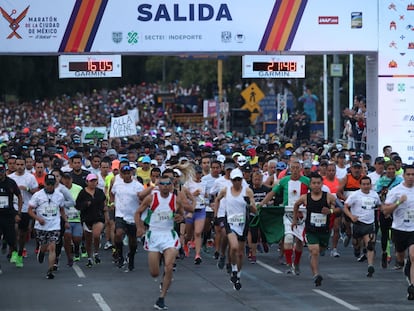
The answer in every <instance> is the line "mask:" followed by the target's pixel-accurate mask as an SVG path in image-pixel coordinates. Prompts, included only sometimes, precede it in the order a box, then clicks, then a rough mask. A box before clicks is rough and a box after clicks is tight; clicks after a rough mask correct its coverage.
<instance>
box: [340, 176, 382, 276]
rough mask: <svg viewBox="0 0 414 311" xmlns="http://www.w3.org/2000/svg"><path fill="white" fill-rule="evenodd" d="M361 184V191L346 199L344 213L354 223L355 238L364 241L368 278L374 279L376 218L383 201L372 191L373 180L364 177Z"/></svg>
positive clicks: (353, 232) (353, 233)
mask: <svg viewBox="0 0 414 311" xmlns="http://www.w3.org/2000/svg"><path fill="white" fill-rule="evenodd" d="M360 184H361V189H360V190H357V191H354V192H352V193H351V195H350V196H349V197H348V198H347V199H346V201H345V205H344V210H343V211H344V213H345V215H346V216H348V217H349V218H350V219H351V221H352V235H353V238H354V239H356V240H358V239H362V240H363V242H364V244H365V247H366V249H367V258H368V273H367V277H372V275H373V274H374V272H375V268H374V256H375V218H376V217H375V216H376V209H377V207H378V206H380V205H381V200H380V198H379V196H378V193H376V192H375V191H374V190H372V189H371V178H369V177H368V176H364V177H362V178H361V180H360Z"/></svg>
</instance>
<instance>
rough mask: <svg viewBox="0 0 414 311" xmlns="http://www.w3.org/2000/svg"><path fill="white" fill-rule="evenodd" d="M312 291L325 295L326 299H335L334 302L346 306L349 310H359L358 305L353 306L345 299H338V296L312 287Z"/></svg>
mask: <svg viewBox="0 0 414 311" xmlns="http://www.w3.org/2000/svg"><path fill="white" fill-rule="evenodd" d="M313 291H314V292H315V293H318V294H319V295H322V296H324V297H326V298H328V299H331V300H333V301H335V302H336V303H338V304H340V305H342V306H344V307H345V308H348V309H349V310H360V309H359V308H358V307H355V306H354V305H351V304H350V303H347V302H346V301H344V300H342V299H340V298H338V297H335V296H333V295H331V294H328V293H327V292H324V291H323V290H320V289H314V290H313Z"/></svg>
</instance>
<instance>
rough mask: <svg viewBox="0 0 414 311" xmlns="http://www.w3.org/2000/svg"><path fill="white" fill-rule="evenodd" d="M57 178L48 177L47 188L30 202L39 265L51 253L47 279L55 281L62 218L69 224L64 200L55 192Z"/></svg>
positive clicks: (46, 180) (59, 193)
mask: <svg viewBox="0 0 414 311" xmlns="http://www.w3.org/2000/svg"><path fill="white" fill-rule="evenodd" d="M55 184H56V177H55V176H54V175H51V174H50V175H47V176H46V178H45V188H44V189H42V190H40V191H38V192H36V193H35V194H34V195H33V197H32V198H31V200H30V202H29V210H28V212H29V215H30V217H32V218H34V219H35V221H36V222H35V226H34V228H35V231H36V239H37V240H38V242H39V244H40V249H39V252H38V254H37V259H38V261H39V263H43V261H44V257H45V252H46V251H48V252H49V259H48V271H47V274H46V278H48V279H53V278H54V277H55V276H54V274H53V265H54V263H55V259H56V252H55V251H56V250H55V249H56V241H58V240H59V236H60V217H61V216H62V217H63V219H64V221H65V222H66V226H65V227H66V228H68V227H69V224H68V223H67V216H66V214H65V207H64V198H63V194H62V193H61V192H60V191H55Z"/></svg>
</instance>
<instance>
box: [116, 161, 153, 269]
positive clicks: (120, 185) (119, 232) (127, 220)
mask: <svg viewBox="0 0 414 311" xmlns="http://www.w3.org/2000/svg"><path fill="white" fill-rule="evenodd" d="M133 172H135V169H134V168H133V167H131V166H129V165H125V166H122V168H121V174H120V176H121V178H122V180H121V181H116V182H115V183H114V184H113V186H112V189H111V196H113V201H114V202H115V249H116V254H117V257H118V262H117V264H118V267H119V268H122V267H123V266H124V254H123V239H124V235H125V234H126V235H127V236H128V246H129V252H128V257H127V258H128V260H127V261H128V267H127V271H132V270H134V258H135V253H136V250H137V239H136V237H137V233H136V226H135V220H134V216H135V212H136V211H137V209H138V207H139V204H140V200H142V199H143V198H145V196H147V195H148V194H149V193H150V192H151V191H152V189H153V188H154V187H153V186H149V187H147V188H146V189H144V186H143V185H142V184H141V183H140V182H138V181H137V180H136V179H133V178H132V174H133Z"/></svg>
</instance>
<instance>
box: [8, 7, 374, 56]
mask: <svg viewBox="0 0 414 311" xmlns="http://www.w3.org/2000/svg"><path fill="white" fill-rule="evenodd" d="M377 6H378V4H377V1H360V0H336V1H331V0H318V1H309V0H261V1H260V5H258V3H256V2H253V1H246V0H228V1H221V0H208V1H195V0H191V1H188V0H182V1H176V2H171V1H159V0H155V1H147V2H142V1H135V0H123V1H122V2H119V1H110V0H66V1H60V2H59V5H56V1H54V0H13V1H8V0H0V12H1V15H2V16H0V53H59V54H62V53H97V52H98V53H156V52H160V53H165V52H168V53H180V52H182V53H189V52H193V53H196V52H206V51H208V52H217V53H226V52H259V51H263V52H272V51H296V52H299V51H306V52H325V51H331V52H333V51H342V52H343V51H377V50H378V36H377V27H378V14H377V12H378V7H377ZM338 33H340V34H341V36H340V38H338ZM316 34H317V35H316Z"/></svg>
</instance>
